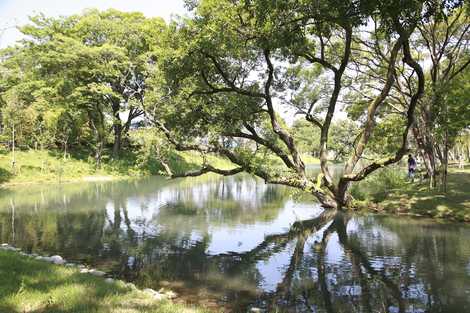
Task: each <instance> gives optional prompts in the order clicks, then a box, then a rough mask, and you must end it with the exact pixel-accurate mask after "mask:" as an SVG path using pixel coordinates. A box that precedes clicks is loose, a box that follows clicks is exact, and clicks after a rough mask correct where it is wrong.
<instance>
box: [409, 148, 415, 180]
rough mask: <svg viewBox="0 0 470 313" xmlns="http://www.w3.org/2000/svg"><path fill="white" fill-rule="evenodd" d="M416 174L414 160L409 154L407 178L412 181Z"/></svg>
mask: <svg viewBox="0 0 470 313" xmlns="http://www.w3.org/2000/svg"><path fill="white" fill-rule="evenodd" d="M415 172H416V160H415V159H414V158H413V156H412V155H411V154H408V178H409V179H410V180H411V181H413V179H414V177H415Z"/></svg>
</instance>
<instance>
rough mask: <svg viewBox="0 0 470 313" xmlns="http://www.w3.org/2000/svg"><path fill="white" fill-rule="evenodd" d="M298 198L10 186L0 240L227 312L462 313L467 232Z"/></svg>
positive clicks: (232, 186)
mask: <svg viewBox="0 0 470 313" xmlns="http://www.w3.org/2000/svg"><path fill="white" fill-rule="evenodd" d="M307 200H308V201H306V200H302V199H299V197H295V198H293V197H292V191H290V190H289V189H287V188H282V187H278V186H266V185H265V184H264V183H263V182H260V181H258V180H254V179H252V178H249V177H247V176H236V177H231V178H226V179H219V178H211V177H205V178H202V179H188V180H186V179H185V180H177V181H167V180H165V179H162V178H150V179H144V180H139V181H132V182H108V183H91V184H81V185H74V184H73V185H63V186H60V187H28V188H17V189H14V190H7V191H4V192H3V193H2V194H0V240H1V241H2V242H12V243H14V244H15V245H17V246H20V247H22V248H24V249H26V250H29V251H41V252H43V251H45V252H48V253H59V254H61V255H64V256H65V257H66V258H67V259H71V260H80V261H83V262H87V263H90V264H92V265H95V266H99V267H101V268H104V269H106V270H107V271H108V272H110V273H112V274H113V275H115V276H119V277H122V278H125V279H127V280H132V281H135V282H136V284H138V285H140V286H145V287H151V288H155V289H158V288H160V287H169V288H172V289H174V290H176V291H177V292H179V293H180V294H182V295H184V297H183V300H184V301H186V302H190V303H203V304H204V305H206V306H210V307H214V308H217V307H224V308H225V309H226V310H229V311H233V312H245V311H246V310H247V309H249V308H250V307H252V306H256V307H261V308H264V309H266V310H268V311H269V312H275V311H276V310H277V311H278V312H467V311H470V270H469V268H470V245H469V244H468V238H470V228H469V227H468V226H465V225H457V224H443V225H442V224H441V225H439V224H435V223H432V222H429V221H425V220H412V219H403V218H399V219H398V218H391V217H379V216H368V217H362V216H351V215H338V214H333V213H332V212H329V211H326V212H323V211H322V210H321V209H320V208H319V207H317V206H315V205H314V204H312V202H311V199H307ZM1 297H2V295H0V301H1Z"/></svg>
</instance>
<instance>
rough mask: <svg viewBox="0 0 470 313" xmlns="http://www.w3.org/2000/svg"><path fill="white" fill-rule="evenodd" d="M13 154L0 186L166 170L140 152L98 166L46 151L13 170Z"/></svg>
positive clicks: (188, 162) (0, 165)
mask: <svg viewBox="0 0 470 313" xmlns="http://www.w3.org/2000/svg"><path fill="white" fill-rule="evenodd" d="M207 159H208V162H209V163H210V164H212V165H214V166H216V167H218V168H222V169H229V168H233V164H231V163H230V162H229V161H228V160H226V159H223V158H220V157H216V156H213V155H209V156H208V157H207ZM304 159H305V163H306V164H319V160H318V159H316V158H313V157H311V156H307V155H306V156H304ZM12 160H13V155H12V154H11V153H6V152H4V153H1V154H0V184H2V185H15V184H29V183H60V182H71V181H93V180H111V179H122V178H130V177H142V176H150V175H161V174H163V175H165V171H164V170H163V167H162V166H161V164H160V162H159V161H158V160H157V159H156V158H155V156H154V155H152V154H148V155H143V154H141V153H140V151H137V152H136V153H127V154H124V155H123V156H122V157H121V158H120V159H119V160H112V159H108V158H105V159H104V160H103V163H102V164H101V166H100V167H97V166H96V165H95V162H94V160H93V159H92V158H90V157H89V156H88V154H80V153H74V154H72V155H70V156H69V157H67V158H66V159H64V158H63V155H62V153H60V152H55V151H46V150H29V151H17V152H16V153H15V167H14V168H13V167H12ZM202 162H203V160H202V157H201V156H200V155H199V154H197V153H191V152H177V153H176V152H175V153H171V154H170V156H169V160H168V163H169V165H170V167H171V169H172V170H173V171H174V172H175V173H179V172H185V171H188V170H194V169H197V168H200V166H201V164H202Z"/></svg>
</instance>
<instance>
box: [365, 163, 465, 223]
mask: <svg viewBox="0 0 470 313" xmlns="http://www.w3.org/2000/svg"><path fill="white" fill-rule="evenodd" d="M384 180H388V181H389V182H388V183H383V185H382V184H381V183H380V182H383V181H384ZM391 181H392V182H391ZM371 183H373V184H374V185H375V189H374V190H376V191H375V192H371V193H369V194H368V195H367V196H366V197H365V198H366V199H361V200H362V201H359V207H360V208H362V209H364V208H365V210H371V209H372V210H373V211H376V212H384V213H390V214H398V215H411V216H423V217H432V218H435V219H447V220H452V221H458V222H470V166H466V167H465V169H458V168H451V169H450V170H449V175H448V187H447V192H443V191H442V190H441V188H439V187H438V188H435V189H430V188H429V186H428V181H420V180H419V179H416V180H415V181H414V182H409V181H406V180H404V179H403V178H402V179H401V181H400V182H393V179H390V178H388V177H387V175H383V176H382V177H381V179H380V180H378V181H373V182H371ZM387 185H388V187H389V188H387ZM363 188H369V189H372V187H371V186H368V184H367V183H365V184H364V186H363Z"/></svg>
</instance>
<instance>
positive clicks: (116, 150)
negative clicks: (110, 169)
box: [113, 123, 122, 159]
mask: <svg viewBox="0 0 470 313" xmlns="http://www.w3.org/2000/svg"><path fill="white" fill-rule="evenodd" d="M113 129H114V143H113V159H118V158H119V155H120V153H121V142H122V126H121V124H120V123H119V124H117V123H115V124H114V126H113Z"/></svg>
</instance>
